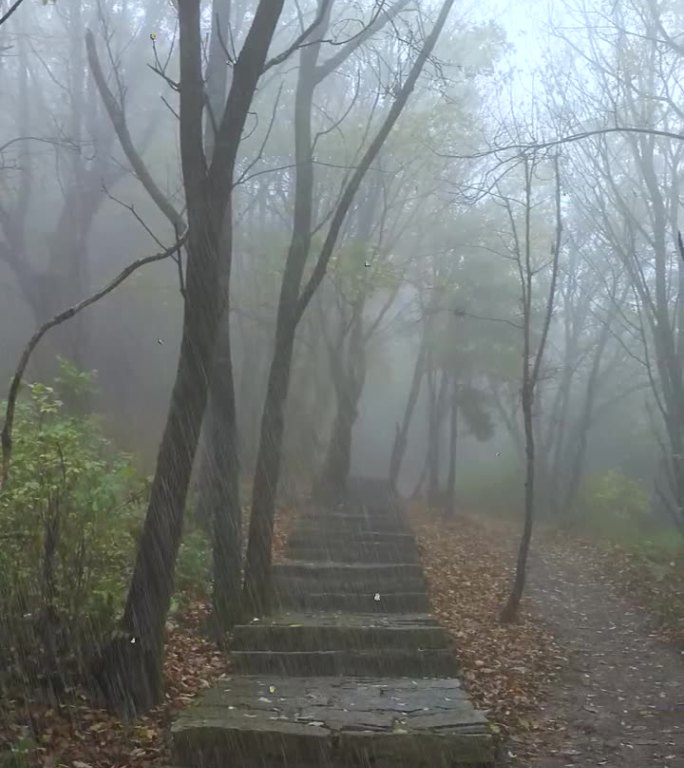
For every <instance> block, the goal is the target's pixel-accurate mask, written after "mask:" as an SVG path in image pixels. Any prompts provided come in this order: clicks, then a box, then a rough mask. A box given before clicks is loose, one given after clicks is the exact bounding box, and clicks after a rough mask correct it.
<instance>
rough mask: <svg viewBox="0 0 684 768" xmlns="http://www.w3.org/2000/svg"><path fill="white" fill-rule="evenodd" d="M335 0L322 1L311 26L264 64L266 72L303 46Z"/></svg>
mask: <svg viewBox="0 0 684 768" xmlns="http://www.w3.org/2000/svg"><path fill="white" fill-rule="evenodd" d="M332 2H333V0H322V2H321V3H320V4H319V6H318V13H317V14H316V18H315V19H314V20H313V21H312V22H311V24H309V26H308V27H307V28H306V29H305V30H304V31H303V32H302V33H301V34H300V35H298V36H297V38H296V39H295V41H294V42H293V43H292V45H290V46H289V47H288V48H286V49H285V50H284V51H283V52H282V53H279V54H278V55H277V56H274V57H273V58H272V59H269V60H268V61H267V62H266V64H264V69H263V71H264V72H266V70H267V69H271V67H275V66H277V65H278V64H282V63H283V62H284V61H285V60H286V59H289V58H290V56H292V54H293V53H294V52H295V51H296V50H297V49H298V48H300V47H301V45H302V43H303V42H304V41H305V40H306V38H307V37H309V35H310V34H311V33H312V32H313V31H314V29H316V27H318V26H319V25H320V24H321V23H322V21H323V19H324V18H325V16H326V14H327V12H328V8H329V7H330V5H331V4H332Z"/></svg>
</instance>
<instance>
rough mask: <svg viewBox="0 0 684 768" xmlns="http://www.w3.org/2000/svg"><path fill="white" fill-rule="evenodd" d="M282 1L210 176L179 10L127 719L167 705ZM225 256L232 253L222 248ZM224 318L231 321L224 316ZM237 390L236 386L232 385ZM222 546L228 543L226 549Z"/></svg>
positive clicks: (248, 49)
mask: <svg viewBox="0 0 684 768" xmlns="http://www.w3.org/2000/svg"><path fill="white" fill-rule="evenodd" d="M282 7H283V0H268V1H267V0H260V2H259V4H258V6H257V8H256V11H255V13H254V17H253V19H252V24H251V27H250V30H249V32H248V34H247V38H246V40H245V43H244V45H243V48H242V51H241V52H240V55H239V56H238V59H237V61H236V62H235V65H234V68H233V83H232V86H231V89H230V93H229V95H228V99H227V102H226V105H225V110H224V113H223V116H222V118H221V121H220V124H219V126H218V131H217V137H216V142H215V147H214V154H213V157H212V162H211V165H210V166H207V162H206V156H205V153H204V146H203V128H202V115H203V111H204V88H203V75H202V50H203V48H202V38H201V33H200V15H201V13H200V2H199V0H183V2H181V3H178V5H177V9H178V18H179V30H180V73H181V88H180V121H179V122H180V146H181V161H182V170H183V183H184V188H185V198H186V204H187V211H188V240H187V243H188V245H187V251H188V258H187V270H186V271H187V275H186V285H185V308H184V317H183V335H182V340H181V349H180V355H179V360H178V370H177V373H176V381H175V383H174V387H173V392H172V395H171V403H170V407H169V413H168V417H167V422H166V427H165V429H164V434H163V437H162V441H161V445H160V448H159V455H158V459H157V468H156V472H155V476H154V480H153V483H152V488H151V493H150V500H149V504H148V508H147V514H146V517H145V523H144V527H143V531H142V536H141V540H140V542H139V546H138V551H137V556H136V562H135V568H134V571H133V577H132V580H131V584H130V588H129V592H128V597H127V600H126V607H125V610H124V616H123V619H122V622H121V632H120V633H119V635H118V637H117V638H115V639H114V640H113V641H112V642H111V643H110V644H109V645H108V646H107V647H106V648H105V650H104V652H103V653H102V654H101V656H100V658H99V660H98V664H97V666H96V670H95V676H96V679H97V681H98V683H99V687H100V689H101V690H102V692H103V693H104V696H105V699H106V701H107V703H109V704H110V705H114V706H116V707H117V708H118V709H120V710H123V711H124V712H126V713H128V714H136V713H140V712H143V711H145V710H147V709H149V708H150V707H151V706H152V705H154V704H157V703H158V702H159V701H160V700H161V687H162V685H161V684H162V676H161V668H162V652H163V646H164V629H165V623H166V615H167V613H168V609H169V605H170V602H171V596H172V594H173V576H174V570H175V564H176V555H177V553H178V547H179V545H180V539H181V533H182V528H183V514H184V507H185V500H186V496H187V491H188V485H189V482H190V475H191V471H192V465H193V461H194V458H195V453H196V450H197V442H198V439H199V432H200V427H201V423H202V417H203V415H204V411H205V407H206V402H207V392H208V382H209V377H210V375H211V373H212V369H213V356H214V350H215V343H216V337H217V331H218V328H219V323H220V321H221V318H222V317H224V316H225V317H227V316H228V310H229V307H228V293H227V290H228V286H227V285H226V280H225V277H226V275H229V274H230V269H229V268H230V263H231V257H232V242H233V238H232V235H233V232H232V206H231V198H232V189H233V177H234V170H235V163H236V158H237V154H238V151H239V147H240V141H241V138H242V133H243V130H244V126H245V121H246V119H247V114H248V112H249V109H250V107H251V104H252V100H253V97H254V92H255V90H256V87H257V84H258V82H259V79H260V77H261V74H262V72H263V68H264V63H265V60H266V55H267V52H268V48H269V46H270V43H271V40H272V38H273V33H274V31H275V27H276V24H277V22H278V19H279V18H280V14H281V12H282ZM221 246H223V247H221ZM224 312H225V314H224ZM231 388H232V383H231ZM222 546H223V544H222V543H219V549H221V548H222Z"/></svg>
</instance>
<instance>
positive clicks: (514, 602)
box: [501, 157, 563, 622]
mask: <svg viewBox="0 0 684 768" xmlns="http://www.w3.org/2000/svg"><path fill="white" fill-rule="evenodd" d="M537 165H538V159H537V158H536V157H532V159H531V160H530V159H527V158H526V159H525V160H524V162H523V171H524V202H523V206H524V208H523V210H524V213H523V216H524V221H523V225H522V231H521V228H520V226H519V224H518V223H517V222H516V217H515V214H514V213H513V206H512V203H511V200H510V199H509V198H504V203H505V207H506V213H507V214H508V219H509V222H510V226H511V235H512V242H513V258H514V260H515V263H516V265H517V267H518V274H519V277H520V291H521V303H522V336H523V360H522V381H521V389H520V402H521V407H522V414H523V424H524V430H525V520H524V525H523V533H522V536H521V539H520V546H519V548H518V559H517V563H516V570H515V577H514V579H513V584H512V587H511V592H510V594H509V597H508V600H507V602H506V605H505V606H504V608H503V610H502V611H501V621H502V622H511V621H514V620H515V618H516V616H517V613H518V607H519V605H520V600H521V598H522V595H523V590H524V588H525V577H526V573H527V558H528V554H529V549H530V541H531V539H532V526H533V523H534V510H535V460H536V459H535V443H534V398H535V389H536V387H537V384H538V382H539V377H540V375H541V371H542V362H543V359H544V351H545V348H546V342H547V339H548V335H549V328H550V326H551V318H552V315H553V309H554V303H555V300H556V286H557V278H558V266H559V263H560V249H561V235H562V231H563V225H562V221H561V181H560V169H559V162H558V157H556V158H555V159H554V172H555V177H556V192H555V216H556V231H555V238H554V241H553V242H552V245H551V258H550V263H549V264H548V265H547V268H548V270H549V271H550V278H549V284H548V289H547V295H546V302H545V307H544V310H543V317H542V323H541V333H540V335H539V339H538V340H536V342H535V338H534V336H533V312H534V306H535V304H534V301H535V299H534V288H535V283H536V282H537V281H536V280H535V275H536V273H537V272H538V269H539V265H535V263H534V260H533V243H532V209H533V185H534V178H535V169H536V167H537Z"/></svg>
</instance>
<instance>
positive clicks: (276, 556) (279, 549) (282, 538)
mask: <svg viewBox="0 0 684 768" xmlns="http://www.w3.org/2000/svg"><path fill="white" fill-rule="evenodd" d="M299 511H300V510H299V508H298V507H294V506H293V507H281V508H280V509H279V510H278V513H277V514H276V519H275V523H274V527H273V560H274V561H275V562H280V561H281V560H283V558H284V557H285V549H286V548H287V540H288V538H289V536H290V534H291V533H292V531H293V529H294V526H295V523H296V521H297V516H298V514H299Z"/></svg>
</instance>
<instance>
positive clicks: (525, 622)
mask: <svg viewBox="0 0 684 768" xmlns="http://www.w3.org/2000/svg"><path fill="white" fill-rule="evenodd" d="M411 522H412V525H413V529H414V531H415V533H416V537H417V541H418V547H419V550H420V555H421V560H422V563H423V568H424V571H425V575H426V578H427V582H428V590H429V593H430V600H431V604H432V607H433V611H434V613H435V615H436V616H437V618H438V619H439V620H440V622H441V623H442V624H443V625H444V626H445V627H446V628H447V629H448V630H449V632H450V633H451V636H452V637H453V640H454V649H455V652H456V654H457V657H458V659H459V661H460V663H461V667H462V670H463V679H464V681H465V684H466V687H467V689H468V692H469V694H470V696H471V698H472V699H473V702H474V703H475V705H476V707H478V708H479V709H482V710H484V711H485V712H486V713H487V716H488V718H489V720H490V722H491V723H492V727H493V730H494V731H495V733H497V734H500V735H501V736H502V737H508V740H509V744H511V743H512V744H516V743H517V746H516V750H518V751H519V749H520V748H521V747H522V746H523V745H524V747H525V749H528V748H534V742H535V740H536V733H535V732H536V731H537V728H538V725H537V723H536V721H535V718H536V716H537V715H538V713H539V707H540V701H541V700H542V699H543V696H544V692H545V690H546V689H547V688H548V687H549V686H550V684H551V683H552V682H553V680H554V677H555V674H556V673H557V671H558V670H559V669H561V668H562V667H563V666H564V665H565V664H566V663H567V659H566V658H565V657H564V656H563V653H562V652H561V649H560V648H559V647H558V646H557V645H556V643H555V642H554V639H553V637H552V635H551V633H550V632H549V630H548V629H547V628H546V627H545V626H544V625H543V624H542V623H541V622H540V621H538V620H537V619H535V618H534V617H533V616H532V615H531V613H530V612H529V610H528V608H527V605H526V602H525V600H523V603H522V605H521V610H520V614H519V619H518V621H517V623H515V624H509V625H502V624H501V623H500V622H499V613H500V611H501V608H502V606H503V604H504V601H505V598H506V596H507V595H508V590H509V589H510V584H511V579H512V576H513V566H514V563H515V556H516V549H517V544H518V539H517V537H516V536H513V535H511V533H512V531H511V528H510V527H509V526H506V527H504V528H501V529H498V528H497V526H496V524H495V523H492V522H490V521H479V520H477V521H476V520H473V519H470V518H466V517H458V518H457V519H455V520H452V521H448V522H447V521H444V520H443V519H441V518H439V517H437V516H436V515H435V514H433V513H430V512H427V511H424V510H420V509H414V510H413V511H412V513H411ZM541 737H542V735H541V734H539V738H541ZM544 737H545V736H544Z"/></svg>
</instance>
